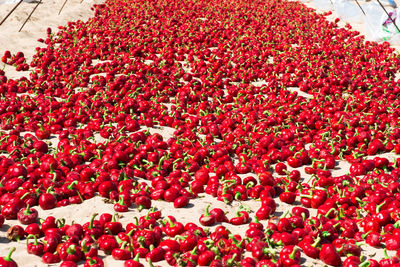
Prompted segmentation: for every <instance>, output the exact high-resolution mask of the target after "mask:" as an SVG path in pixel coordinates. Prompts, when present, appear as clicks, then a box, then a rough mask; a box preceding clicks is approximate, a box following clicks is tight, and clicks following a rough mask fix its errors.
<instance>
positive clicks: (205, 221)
mask: <svg viewBox="0 0 400 267" xmlns="http://www.w3.org/2000/svg"><path fill="white" fill-rule="evenodd" d="M209 208H210V205H207V207H206V210H205V212H204V214H202V215H201V216H200V219H199V221H200V224H201V225H203V226H211V225H213V224H214V223H215V222H216V219H215V215H214V214H210V212H209Z"/></svg>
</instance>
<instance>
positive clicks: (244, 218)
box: [229, 210, 250, 225]
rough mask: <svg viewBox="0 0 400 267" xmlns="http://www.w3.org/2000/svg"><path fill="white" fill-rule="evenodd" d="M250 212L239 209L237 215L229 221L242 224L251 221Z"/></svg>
mask: <svg viewBox="0 0 400 267" xmlns="http://www.w3.org/2000/svg"><path fill="white" fill-rule="evenodd" d="M249 219H250V218H249V213H248V212H247V211H244V210H242V211H238V212H237V213H236V217H233V218H231V219H230V220H229V223H231V224H233V225H241V224H246V223H248V222H249Z"/></svg>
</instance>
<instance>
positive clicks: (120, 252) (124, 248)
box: [111, 242, 132, 261]
mask: <svg viewBox="0 0 400 267" xmlns="http://www.w3.org/2000/svg"><path fill="white" fill-rule="evenodd" d="M111 255H112V257H113V258H114V259H115V260H120V261H121V260H129V259H130V258H131V257H132V251H131V248H130V245H129V244H128V243H127V242H123V243H122V244H121V247H119V248H118V247H117V248H114V249H113V251H112V253H111Z"/></svg>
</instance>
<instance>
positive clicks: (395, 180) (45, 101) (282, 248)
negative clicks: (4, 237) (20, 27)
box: [0, 0, 400, 267]
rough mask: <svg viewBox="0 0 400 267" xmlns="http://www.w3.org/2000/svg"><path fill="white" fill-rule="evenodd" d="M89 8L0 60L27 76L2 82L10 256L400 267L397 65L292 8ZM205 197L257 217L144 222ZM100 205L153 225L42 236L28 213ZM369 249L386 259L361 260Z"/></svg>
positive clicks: (387, 51)
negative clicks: (22, 249) (30, 49)
mask: <svg viewBox="0 0 400 267" xmlns="http://www.w3.org/2000/svg"><path fill="white" fill-rule="evenodd" d="M93 10H94V17H93V18H91V19H89V20H88V21H86V22H83V21H75V22H69V23H68V25H66V26H60V27H59V28H58V31H57V32H54V31H53V30H51V29H50V28H49V29H47V37H46V38H42V39H39V40H38V41H39V42H41V43H43V44H44V45H43V47H44V48H39V47H38V48H37V49H36V50H37V53H36V54H35V56H34V58H33V60H32V61H31V62H27V59H26V58H25V57H24V55H23V53H22V52H18V53H16V54H13V53H11V52H10V51H6V52H5V53H4V55H3V56H2V58H1V61H2V62H4V63H5V64H9V65H14V66H15V67H16V69H17V70H18V71H27V70H29V71H30V73H29V76H28V77H22V78H19V79H9V78H7V76H6V73H4V71H1V72H0V128H1V129H2V131H0V152H1V155H0V205H1V215H0V224H1V225H3V223H9V220H16V219H17V220H18V221H19V224H18V225H12V226H11V227H10V229H9V230H8V238H9V239H10V240H11V241H14V240H20V239H23V238H26V239H27V240H28V241H27V250H28V253H30V254H34V255H38V256H41V257H42V261H43V262H44V263H47V264H50V263H57V262H61V261H62V264H61V266H76V263H83V262H84V266H103V265H104V263H103V260H102V258H101V257H99V254H98V252H99V251H100V252H101V254H100V255H103V254H105V255H111V256H112V257H113V258H114V259H115V260H124V261H125V266H142V263H144V262H143V260H141V262H142V263H139V261H138V260H139V259H140V258H145V259H146V260H147V261H148V262H149V264H150V265H151V264H152V262H159V261H162V260H165V261H166V262H167V263H168V264H170V265H179V266H195V265H200V266H207V265H210V266H238V265H239V264H241V266H285V267H286V266H298V265H300V264H301V263H302V259H304V257H306V256H307V257H308V259H310V258H312V259H319V260H321V261H322V262H323V263H325V264H328V265H332V266H339V265H343V266H358V265H360V264H361V265H362V266H396V264H400V230H398V229H400V223H399V219H400V217H399V215H398V214H399V211H400V183H399V177H400V166H399V164H400V160H398V159H396V157H395V156H394V155H397V154H400V128H399V115H400V100H399V94H400V83H399V82H398V81H397V80H396V79H395V74H396V72H397V71H398V70H399V68H400V67H399V66H400V58H399V56H398V55H397V54H395V53H393V51H394V49H393V48H391V47H390V46H389V44H388V43H383V44H377V43H375V42H369V41H365V40H364V37H363V36H361V35H360V34H359V32H356V31H352V30H351V26H350V25H346V27H345V28H339V27H338V25H337V23H338V21H339V20H336V21H335V22H329V21H327V20H326V18H325V16H327V15H330V13H324V14H322V15H320V14H317V13H316V12H315V11H313V10H312V9H309V8H307V7H305V6H304V5H303V4H301V3H299V2H294V1H281V0H268V1H251V2H250V3H249V2H247V1H241V0H240V1H234V2H232V1H202V0H200V1H191V0H185V1H183V2H182V1H173V0H168V1H158V0H150V1H143V0H131V1H120V0H114V1H106V2H105V4H101V5H95V6H94V7H93ZM300 91H301V92H303V93H304V94H301V95H302V96H301V95H300V94H299V92H300ZM167 132H170V134H167ZM388 153H392V154H390V155H391V158H393V159H394V160H388V158H389V159H391V158H390V157H388V156H387V155H388ZM343 162H348V163H350V164H351V165H350V167H349V170H348V172H347V173H346V171H344V172H343V173H345V174H343V173H342V174H340V175H339V174H338V170H337V165H338V164H339V163H341V164H342V163H343ZM205 194H207V195H210V196H212V197H214V198H216V200H217V201H222V202H224V203H226V205H232V206H234V205H235V204H237V203H245V202H246V203H247V202H248V203H253V205H254V203H256V204H255V205H256V206H257V209H256V210H251V209H248V208H246V205H242V206H241V208H239V209H237V213H236V214H234V215H233V214H227V212H226V211H225V210H223V209H220V208H216V207H213V208H211V207H209V206H208V207H207V208H206V210H205V213H204V214H203V215H201V216H200V217H199V218H196V219H198V221H193V220H192V221H191V222H183V221H177V220H176V218H175V217H174V216H172V215H171V214H164V216H161V212H160V210H157V209H153V208H154V207H157V203H159V202H160V201H166V202H171V203H173V207H174V208H187V209H188V210H189V209H190V205H189V204H190V202H191V201H192V202H193V200H194V199H196V198H198V197H202V196H204V195H205ZM95 196H100V197H102V198H105V199H106V201H107V202H108V203H109V204H112V205H113V207H114V210H115V211H116V212H118V213H125V212H129V211H132V210H138V211H142V210H148V214H147V215H144V216H141V217H140V218H138V221H137V222H131V223H129V224H127V225H123V224H122V223H120V222H118V220H117V219H116V217H117V216H112V215H111V214H101V216H100V217H99V219H98V220H96V219H95V216H94V217H93V219H92V220H91V221H90V222H87V223H85V224H83V225H80V224H78V223H74V224H72V225H67V224H65V222H63V221H62V220H56V219H55V218H54V217H47V218H45V220H44V221H43V222H41V223H39V217H40V210H48V209H53V208H57V207H61V206H67V205H70V204H81V203H82V202H84V201H85V200H88V199H91V198H93V197H95ZM255 201H259V202H255ZM105 205H108V204H105ZM282 205H291V206H292V207H290V208H288V209H287V211H286V212H284V213H283V214H281V213H280V212H278V211H277V209H278V208H279V206H282ZM36 206H39V207H40V209H37V208H35V207H36ZM171 207H172V206H171ZM285 207H286V206H285ZM38 210H39V212H38ZM10 224H11V223H10ZM20 224H21V225H25V227H22V226H21V225H20ZM203 226H204V227H207V228H204V227H203ZM208 227H209V228H208ZM234 229H242V234H241V235H234V234H232V232H234ZM368 246H369V247H374V248H377V249H381V250H382V249H384V250H385V253H386V251H394V252H393V253H392V254H391V256H390V257H389V256H385V257H382V258H374V259H373V258H369V257H366V255H365V250H367V248H368ZM12 252H13V249H12V250H11V251H10V255H11V253H12ZM319 263H321V262H319ZM0 265H1V266H15V265H16V264H15V262H14V261H12V260H11V258H10V256H8V257H4V258H2V259H1V260H0Z"/></svg>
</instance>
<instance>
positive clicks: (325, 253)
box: [319, 244, 342, 266]
mask: <svg viewBox="0 0 400 267" xmlns="http://www.w3.org/2000/svg"><path fill="white" fill-rule="evenodd" d="M319 258H320V259H321V260H322V261H323V262H324V263H325V264H328V265H331V266H340V265H341V264H342V260H341V259H340V256H339V253H338V252H337V251H336V249H335V247H334V246H333V245H332V244H323V245H322V247H321V251H320V253H319Z"/></svg>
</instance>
